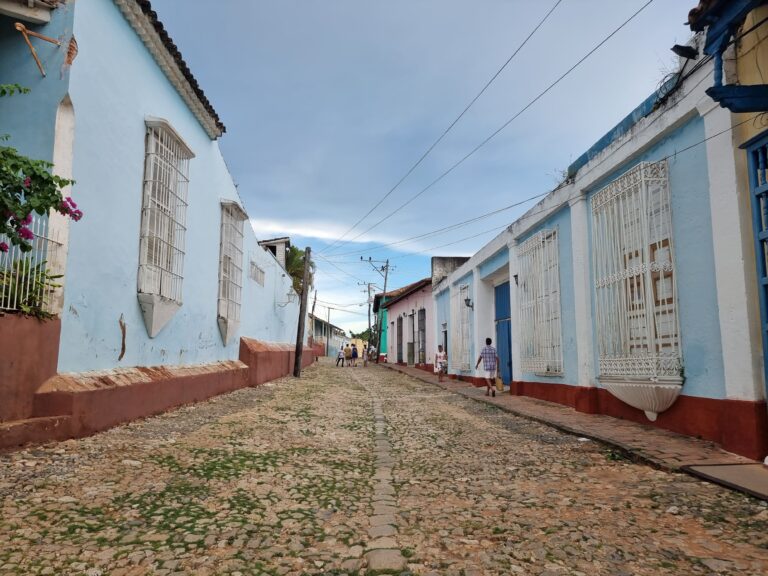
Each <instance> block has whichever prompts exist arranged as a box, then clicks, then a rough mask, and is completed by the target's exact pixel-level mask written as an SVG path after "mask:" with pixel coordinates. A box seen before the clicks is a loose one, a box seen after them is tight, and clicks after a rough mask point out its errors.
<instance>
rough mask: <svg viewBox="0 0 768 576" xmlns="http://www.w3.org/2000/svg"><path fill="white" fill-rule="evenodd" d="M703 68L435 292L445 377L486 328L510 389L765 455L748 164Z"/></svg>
mask: <svg viewBox="0 0 768 576" xmlns="http://www.w3.org/2000/svg"><path fill="white" fill-rule="evenodd" d="M692 43H693V45H694V47H698V46H699V45H700V43H701V37H698V36H697V37H695V38H694V40H693V41H692ZM681 66H682V62H681ZM713 71H714V70H713V65H712V63H711V62H706V61H705V62H703V63H702V64H701V65H698V66H696V67H693V68H689V72H686V73H685V74H684V75H682V72H681V76H680V78H679V82H678V78H674V79H673V80H672V81H671V82H670V83H668V84H667V85H665V86H664V87H663V89H662V90H660V91H659V92H657V93H654V94H653V95H652V96H651V97H649V98H648V99H647V100H646V101H645V102H643V103H642V104H641V105H640V106H638V108H637V109H636V110H634V111H633V112H632V113H631V114H629V115H628V116H627V117H626V118H625V119H624V120H623V121H621V122H620V123H619V124H618V125H617V126H616V127H615V128H614V129H612V130H611V131H610V132H609V133H608V134H606V136H605V137H603V138H602V139H601V140H600V141H599V142H598V143H596V144H595V145H594V146H593V147H592V148H591V149H590V150H588V151H587V152H586V153H585V154H584V155H582V156H581V157H580V158H579V159H578V160H576V162H574V163H573V165H572V166H570V168H569V170H568V177H567V179H566V180H565V181H564V182H563V183H562V184H561V185H560V186H558V187H557V188H556V189H555V190H553V191H552V192H551V193H550V194H549V195H547V196H546V197H545V198H544V199H542V200H541V201H540V202H539V203H538V204H537V205H536V206H534V207H533V208H531V209H530V210H529V211H528V212H527V213H526V214H524V215H523V216H522V217H520V218H519V219H518V220H517V221H515V222H514V223H512V224H511V225H510V226H509V228H508V229H507V230H505V231H504V232H503V233H501V234H500V235H499V236H497V237H496V238H494V239H493V240H492V241H491V242H490V243H489V244H487V245H486V246H484V247H483V248H482V249H481V250H480V251H479V252H478V253H477V254H475V255H474V256H472V258H470V260H469V261H468V262H467V263H466V264H464V265H463V266H461V267H460V268H459V269H457V270H456V271H455V272H453V273H452V274H450V275H449V276H448V277H447V278H445V279H444V280H443V281H441V282H440V283H439V284H437V285H436V286H435V289H434V297H435V300H436V310H437V312H436V316H437V319H436V326H435V329H436V330H437V331H438V333H439V332H440V331H444V333H445V334H446V335H447V338H448V350H449V366H450V372H451V373H452V374H453V375H454V376H455V377H457V378H462V379H467V380H470V381H477V380H476V374H475V373H474V365H475V361H476V358H477V356H478V354H479V350H480V348H481V347H482V346H483V345H484V340H485V338H486V337H491V338H493V339H494V343H495V345H496V346H497V349H498V352H499V356H500V359H501V364H502V365H501V372H502V374H501V376H502V378H503V379H504V381H505V384H509V385H510V391H511V392H512V393H513V394H520V395H527V396H532V397H535V398H540V399H543V400H548V401H553V402H558V403H561V404H565V405H568V406H572V407H573V408H575V409H576V410H580V411H584V412H589V413H601V414H608V415H612V416H616V417H621V418H626V419H631V420H635V421H638V422H645V423H649V424H653V425H656V426H659V427H663V428H667V429H670V430H674V431H677V432H681V433H684V434H690V435H694V436H699V437H703V438H707V439H710V440H714V441H716V442H719V443H721V444H722V445H723V446H724V447H726V448H727V449H729V450H732V451H735V452H738V453H740V454H744V455H747V456H750V457H753V458H762V457H764V456H765V454H766V453H768V416H767V415H766V404H765V385H764V378H763V358H762V343H761V339H760V331H761V327H760V314H759V300H758V298H757V297H756V287H757V285H758V282H757V279H756V273H755V266H754V264H753V262H754V253H753V250H752V246H753V245H754V238H753V233H752V227H751V223H750V222H749V217H748V216H747V217H745V214H746V215H749V214H750V211H751V209H750V207H749V191H748V190H745V187H744V179H743V178H742V177H741V172H740V167H741V166H743V165H744V163H745V160H744V157H743V151H741V150H736V151H734V146H733V141H732V139H731V136H732V135H731V129H732V128H733V127H734V126H735V125H736V124H737V122H736V120H735V119H734V118H733V116H732V114H731V113H730V112H728V111H727V110H724V109H722V108H720V107H719V106H718V105H717V104H716V103H715V102H713V101H712V100H711V98H709V97H708V96H707V94H705V92H704V89H705V87H706V85H707V82H706V80H707V79H708V77H709V76H711V75H712V74H713ZM535 192H536V191H531V193H532V194H533V193H535ZM509 326H511V330H509V331H508V330H507V327H509ZM508 334H509V336H510V337H511V338H509V339H508V337H507V335H508ZM510 340H511V342H510ZM507 359H509V361H511V365H512V370H511V374H510V373H509V371H507V370H506V366H505V364H506V362H507Z"/></svg>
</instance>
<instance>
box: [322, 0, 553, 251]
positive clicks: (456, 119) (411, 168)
mask: <svg viewBox="0 0 768 576" xmlns="http://www.w3.org/2000/svg"><path fill="white" fill-rule="evenodd" d="M562 1H563V0H557V2H556V3H555V5H554V6H552V8H550V10H549V12H547V13H546V14H545V15H544V18H542V19H541V20H540V21H539V23H538V24H537V25H536V27H535V28H534V29H533V30H531V32H530V34H528V36H526V38H525V40H523V42H522V43H521V44H520V45H519V46H518V47H517V49H516V50H515V51H514V52H513V53H512V55H511V56H510V57H509V58H507V61H506V62H504V64H502V66H501V68H499V69H498V70H497V71H496V73H495V74H494V75H493V76H491V78H490V80H488V81H487V82H486V83H485V85H484V86H483V88H482V89H481V90H480V92H478V93H477V94H476V95H475V97H474V98H472V100H471V101H470V102H469V104H467V105H466V107H465V108H464V110H462V111H461V114H459V115H458V116H457V117H456V118H455V119H454V120H453V122H451V123H450V124H449V125H448V127H447V128H446V129H445V130H443V133H442V134H440V136H439V137H438V138H437V140H435V141H434V142H433V143H432V144H431V145H430V147H429V148H427V150H426V151H425V152H424V153H423V154H422V155H421V156H420V157H419V159H418V160H417V161H416V163H415V164H413V165H412V166H411V167H410V168H409V169H408V171H407V172H406V173H405V174H404V175H403V176H402V177H401V178H400V180H398V181H397V183H396V184H395V185H394V186H392V188H390V189H389V191H388V192H387V193H386V194H384V196H382V197H381V198H380V199H379V200H378V202H376V204H374V205H373V206H372V207H371V209H370V210H368V212H366V213H365V214H364V215H363V216H362V218H360V219H359V220H357V222H355V223H354V224H353V225H352V226H351V227H350V228H349V229H348V230H347V231H346V232H344V234H342V235H341V236H340V237H339V238H337V239H336V240H334V241H333V242H332V243H331V244H330V245H328V246H326V247H325V248H323V251H326V250H331V249H332V248H333V247H334V246H335V245H336V244H337V243H339V242H341V241H342V240H343V239H344V238H346V237H347V234H349V233H350V232H352V230H354V229H355V228H357V227H358V226H359V225H360V223H361V222H362V221H363V220H365V219H366V218H368V216H370V215H371V214H372V213H373V211H374V210H376V208H378V207H379V206H381V204H382V203H383V202H384V200H386V199H387V198H389V196H390V195H391V194H392V193H393V192H394V191H395V190H397V189H398V188H399V187H400V184H402V183H403V182H405V180H406V179H407V178H408V176H410V175H411V174H412V173H413V171H414V170H416V168H418V167H419V165H421V163H422V162H423V161H424V160H425V159H426V158H427V156H429V154H430V153H431V152H432V150H434V149H435V147H436V146H437V145H438V144H439V143H440V142H442V140H443V138H445V137H446V136H447V135H448V133H449V132H450V131H451V130H452V129H453V127H454V126H456V124H458V122H459V120H461V119H462V118H463V117H464V115H465V114H466V113H467V112H468V111H469V109H470V108H472V106H473V105H474V104H475V102H477V100H478V99H479V98H480V96H482V95H483V94H484V93H485V91H486V90H487V89H488V87H489V86H490V85H491V84H492V83H493V82H494V80H496V78H498V77H499V74H501V73H502V72H503V71H504V69H505V68H506V67H507V66H508V65H509V63H510V62H512V60H513V59H514V58H515V56H517V54H518V52H520V50H522V49H523V47H524V46H525V45H526V44H527V43H528V41H529V40H530V39H531V38H532V37H533V35H534V34H535V33H536V32H537V31H538V30H539V28H541V27H542V25H543V24H544V22H546V21H547V19H549V17H550V15H551V14H552V13H553V12H554V11H555V9H557V7H558V6H559V5H560V4H561V3H562Z"/></svg>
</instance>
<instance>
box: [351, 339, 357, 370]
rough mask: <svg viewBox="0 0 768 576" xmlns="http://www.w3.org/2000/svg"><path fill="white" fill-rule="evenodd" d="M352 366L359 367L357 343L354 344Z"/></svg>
mask: <svg viewBox="0 0 768 576" xmlns="http://www.w3.org/2000/svg"><path fill="white" fill-rule="evenodd" d="M352 366H354V367H355V368H357V345H356V344H352Z"/></svg>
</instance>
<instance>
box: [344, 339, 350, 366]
mask: <svg viewBox="0 0 768 576" xmlns="http://www.w3.org/2000/svg"><path fill="white" fill-rule="evenodd" d="M344 365H345V366H352V348H350V347H349V344H347V346H346V347H345V348H344Z"/></svg>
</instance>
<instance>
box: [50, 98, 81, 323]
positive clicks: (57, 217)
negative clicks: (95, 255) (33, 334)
mask: <svg viewBox="0 0 768 576" xmlns="http://www.w3.org/2000/svg"><path fill="white" fill-rule="evenodd" d="M74 152H75V109H74V107H73V106H72V101H71V100H70V99H69V96H65V97H64V99H63V100H62V101H61V103H60V104H59V108H58V110H57V111H56V128H55V132H54V142H53V173H54V174H55V175H56V176H61V177H62V178H66V179H68V180H71V179H72V165H73V162H74ZM62 193H63V194H64V197H67V196H70V195H71V194H72V187H71V186H67V187H66V188H64V190H62ZM75 200H76V199H75ZM48 238H50V240H51V242H52V246H53V248H52V249H51V250H50V252H49V254H48V269H49V271H50V272H51V273H52V274H62V275H64V278H63V284H66V282H67V278H66V271H67V253H68V250H69V216H62V215H61V214H59V213H58V212H56V210H51V212H50V214H49V215H48ZM63 308H64V288H57V289H56V290H55V292H54V294H53V298H52V301H51V312H53V313H54V314H58V313H59V312H61V310H62V309H63Z"/></svg>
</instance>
